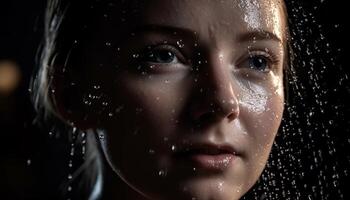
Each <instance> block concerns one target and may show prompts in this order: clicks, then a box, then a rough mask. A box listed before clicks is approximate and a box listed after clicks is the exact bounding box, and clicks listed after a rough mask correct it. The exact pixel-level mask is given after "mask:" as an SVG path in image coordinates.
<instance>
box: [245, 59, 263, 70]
mask: <svg viewBox="0 0 350 200" xmlns="http://www.w3.org/2000/svg"><path fill="white" fill-rule="evenodd" d="M266 65H267V63H266V60H265V59H264V58H261V57H252V58H251V59H250V63H249V66H250V68H252V69H258V70H261V71H263V70H265V69H266Z"/></svg>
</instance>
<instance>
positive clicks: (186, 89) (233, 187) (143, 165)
mask: <svg viewBox="0 0 350 200" xmlns="http://www.w3.org/2000/svg"><path fill="white" fill-rule="evenodd" d="M128 2H129V4H133V3H134V4H133V5H131V6H130V5H129V6H126V5H119V3H116V4H117V5H116V6H115V8H114V9H111V10H112V11H113V12H111V13H110V14H109V15H108V19H101V21H99V23H98V24H100V25H99V27H98V28H96V32H94V33H93V34H91V38H90V41H91V42H89V43H88V44H85V47H84V52H83V55H84V57H85V58H87V60H86V63H84V65H85V66H86V68H87V69H88V72H89V73H88V76H89V77H90V78H91V80H95V82H96V83H98V88H99V89H100V90H101V91H103V93H104V95H105V96H107V97H108V98H107V99H108V100H106V102H102V103H101V104H103V105H101V106H102V107H103V106H104V107H107V112H104V114H103V116H100V115H99V116H96V118H98V119H99V123H96V124H94V123H91V127H88V128H93V129H98V130H100V131H101V132H103V133H104V139H103V140H101V143H102V147H103V151H104V155H105V157H106V158H107V160H108V163H109V165H110V166H111V167H112V168H113V169H114V171H115V172H116V174H118V175H119V177H120V178H121V179H123V180H124V181H125V183H127V184H128V185H129V186H131V187H132V188H133V189H134V190H128V194H126V197H125V199H133V197H134V198H137V199H140V198H141V197H140V196H138V197H135V196H137V195H136V193H138V194H142V195H143V197H142V198H145V199H147V198H148V199H166V200H169V199H174V200H175V199H192V198H195V199H197V200H209V199H215V200H232V199H239V198H240V197H241V196H242V195H244V193H246V192H247V191H248V190H249V189H250V188H251V187H252V186H253V185H254V183H255V182H256V180H257V179H258V178H259V176H260V174H261V172H262V170H263V169H264V167H265V164H266V161H267V158H268V155H269V153H270V150H271V146H272V144H273V141H274V138H275V136H276V134H277V131H278V128H279V125H280V122H281V118H282V113H283V103H284V94H283V65H284V61H285V48H286V37H285V31H286V22H285V17H286V16H285V13H284V10H283V8H282V7H283V5H282V3H283V2H279V1H277V0H268V1H262V0H251V1H243V0H242V1H236V0H223V1H210V0H196V1H188V0H181V1H180V0H167V1H160V0H159V1H147V3H140V2H138V3H137V2H136V3H135V1H133V3H131V1H128ZM119 9H120V10H119ZM101 18H103V17H101ZM102 65H103V69H101V66H102ZM95 89H96V88H95ZM94 114H95V115H97V112H96V113H90V115H94ZM198 149H199V150H198ZM223 149H224V150H223ZM213 154H214V155H213ZM218 154H219V155H218ZM220 156H221V157H220ZM116 179H118V178H116ZM119 183H120V182H119ZM115 190H116V192H115V195H118V188H116V189H115ZM136 191H137V192H136Z"/></svg>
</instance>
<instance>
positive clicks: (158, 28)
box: [133, 24, 283, 43]
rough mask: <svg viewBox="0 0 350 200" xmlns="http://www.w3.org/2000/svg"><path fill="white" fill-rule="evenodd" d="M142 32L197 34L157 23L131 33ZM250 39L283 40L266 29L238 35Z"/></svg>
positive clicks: (245, 40) (191, 35)
mask: <svg viewBox="0 0 350 200" xmlns="http://www.w3.org/2000/svg"><path fill="white" fill-rule="evenodd" d="M142 32H164V33H168V34H172V35H174V34H175V33H176V34H177V33H179V34H180V35H184V36H187V37H192V38H194V37H196V36H197V34H196V32H195V31H193V30H191V29H188V28H183V27H176V26H167V25H159V24H146V25H143V26H139V27H136V28H135V29H134V30H133V33H142ZM252 40H257V41H263V40H273V41H276V42H279V43H283V40H282V39H281V38H280V37H278V36H277V35H276V34H275V33H272V32H270V31H266V30H254V31H250V32H247V33H243V34H240V35H238V41H239V42H248V41H252Z"/></svg>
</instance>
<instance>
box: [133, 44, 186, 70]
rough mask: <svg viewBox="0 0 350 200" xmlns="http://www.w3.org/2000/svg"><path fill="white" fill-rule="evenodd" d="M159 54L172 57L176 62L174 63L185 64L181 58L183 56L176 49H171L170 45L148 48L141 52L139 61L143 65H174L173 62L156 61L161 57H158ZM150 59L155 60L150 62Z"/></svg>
mask: <svg viewBox="0 0 350 200" xmlns="http://www.w3.org/2000/svg"><path fill="white" fill-rule="evenodd" d="M160 53H168V56H169V55H170V54H171V56H174V59H176V60H177V62H175V63H184V62H185V57H184V56H183V54H182V53H181V52H180V51H179V50H178V49H177V48H176V47H173V46H172V45H168V44H162V45H152V46H148V47H147V48H146V49H145V50H143V51H142V52H141V56H140V59H139V61H141V62H144V63H150V64H162V65H167V64H174V63H173V62H162V61H157V59H159V57H157V56H162V55H160ZM163 56H164V55H163ZM152 57H153V58H152ZM151 59H155V60H151Z"/></svg>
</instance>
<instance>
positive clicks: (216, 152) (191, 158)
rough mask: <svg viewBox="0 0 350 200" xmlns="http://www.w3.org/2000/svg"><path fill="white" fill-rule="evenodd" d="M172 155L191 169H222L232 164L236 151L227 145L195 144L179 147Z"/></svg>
mask: <svg viewBox="0 0 350 200" xmlns="http://www.w3.org/2000/svg"><path fill="white" fill-rule="evenodd" d="M174 156H175V158H176V159H177V160H179V161H181V162H182V163H184V164H185V165H188V166H190V167H192V168H193V169H199V170H207V171H208V170H209V171H223V170H225V169H227V168H229V167H230V166H231V165H232V164H233V161H234V160H235V158H236V157H237V153H236V151H235V150H234V149H233V148H232V147H231V146H227V145H216V144H196V145H191V146H187V147H183V148H180V149H179V150H178V151H176V152H175V153H174Z"/></svg>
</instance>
